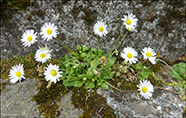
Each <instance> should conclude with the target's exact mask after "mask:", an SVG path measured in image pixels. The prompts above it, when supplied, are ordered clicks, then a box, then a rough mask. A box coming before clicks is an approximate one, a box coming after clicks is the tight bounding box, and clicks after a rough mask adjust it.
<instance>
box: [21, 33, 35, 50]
mask: <svg viewBox="0 0 186 118" xmlns="http://www.w3.org/2000/svg"><path fill="white" fill-rule="evenodd" d="M36 35H37V32H36V33H34V30H33V29H30V30H27V31H26V32H24V33H23V35H22V39H21V42H22V43H23V44H22V45H23V46H25V47H26V46H28V47H30V46H31V45H32V44H33V43H35V42H36V41H37V40H36V37H37V36H36Z"/></svg>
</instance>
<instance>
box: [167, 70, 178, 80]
mask: <svg viewBox="0 0 186 118" xmlns="http://www.w3.org/2000/svg"><path fill="white" fill-rule="evenodd" d="M169 74H170V75H171V76H172V78H175V79H178V80H181V76H180V75H179V74H175V73H174V72H173V71H172V70H171V71H170V73H169Z"/></svg>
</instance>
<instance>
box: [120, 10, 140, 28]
mask: <svg viewBox="0 0 186 118" xmlns="http://www.w3.org/2000/svg"><path fill="white" fill-rule="evenodd" d="M123 16H124V18H121V20H123V25H125V27H126V29H128V30H129V31H133V30H134V29H135V27H136V26H137V21H138V19H137V18H135V17H136V15H133V14H132V13H131V14H129V13H128V15H123Z"/></svg>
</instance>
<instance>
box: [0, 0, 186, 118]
mask: <svg viewBox="0 0 186 118" xmlns="http://www.w3.org/2000/svg"><path fill="white" fill-rule="evenodd" d="M62 1H63V0H58V2H56V1H55V2H51V1H50V2H49V1H47V0H45V1H40V0H35V2H32V3H31V5H30V6H28V7H27V12H23V11H21V10H18V11H17V12H16V13H15V12H14V13H15V14H13V18H12V19H10V22H9V23H8V24H7V23H3V22H1V25H0V27H1V38H0V40H1V45H0V46H1V58H6V57H7V55H10V56H16V55H27V54H28V52H35V51H36V50H37V48H38V46H37V45H36V44H33V45H32V46H31V47H23V46H22V44H21V41H20V39H21V35H22V34H23V33H24V32H25V30H27V29H34V30H35V31H36V32H38V38H37V39H38V43H39V44H40V45H43V46H44V45H45V44H47V45H48V46H49V47H50V48H51V49H53V53H52V57H54V58H59V57H62V56H64V55H65V54H66V52H67V50H66V49H65V48H64V47H63V46H62V45H61V44H60V43H59V42H58V41H57V40H56V39H52V40H51V41H48V42H47V41H44V40H43V39H41V36H40V35H39V32H40V28H41V26H42V25H43V24H44V23H45V22H53V23H55V25H56V26H57V27H58V28H59V29H58V31H59V34H58V38H59V39H60V40H61V41H62V42H63V43H64V44H65V45H67V46H68V47H69V48H71V49H74V50H75V49H76V46H77V44H79V45H81V44H84V43H85V44H86V45H87V46H88V47H95V48H97V37H96V35H95V34H94V32H93V25H94V24H95V23H96V22H97V21H98V20H103V21H104V22H106V24H107V26H108V29H109V33H108V35H107V36H105V37H103V38H100V47H101V49H103V50H105V51H106V52H108V51H109V50H110V48H111V47H112V45H113V44H114V42H115V41H116V39H117V37H118V36H119V34H120V32H121V31H122V29H123V27H124V26H123V25H122V21H121V18H122V17H123V15H126V14H127V13H128V12H132V13H133V14H135V15H136V16H137V18H138V20H139V21H138V27H137V30H138V32H137V33H135V32H134V33H129V34H128V35H127V37H126V39H125V40H124V42H123V43H122V45H121V46H120V48H119V51H121V50H122V49H123V48H124V47H126V46H132V47H134V48H135V49H136V50H137V51H138V52H141V49H142V48H144V47H146V46H150V47H152V48H153V49H154V50H155V51H156V52H157V51H161V55H162V56H164V57H165V59H170V60H175V59H176V58H177V57H178V56H180V57H181V56H184V54H185V46H186V45H185V43H186V41H185V38H186V23H185V21H186V19H185V8H186V1H181V2H179V3H177V2H171V1H166V2H165V1H161V0H159V1H152V0H149V1H146V2H140V1H108V2H104V1H92V2H87V1H79V0H78V1H69V2H62ZM123 36H124V34H123V35H122V37H123ZM82 40H83V41H82ZM164 79H165V78H164ZM36 83H38V81H37V80H34V79H31V80H25V81H24V82H22V83H16V84H10V85H6V86H5V91H2V92H1V116H2V117H4V118H10V117H12V118H13V117H19V118H21V117H27V116H28V117H34V116H37V117H38V115H39V113H38V110H37V108H36V107H37V105H36V104H35V103H34V102H31V101H29V102H27V100H28V99H29V98H30V97H31V96H32V95H33V94H36V93H37V92H36V91H35V88H33V86H34V84H36ZM98 93H99V94H100V95H103V96H104V97H105V98H106V99H107V102H108V104H109V105H110V106H111V107H112V108H113V109H114V110H115V114H116V115H118V116H119V117H126V116H129V117H130V116H131V117H181V116H182V112H183V106H185V104H184V102H183V101H180V100H179V98H178V97H177V96H176V95H174V94H172V93H170V92H165V91H162V92H161V93H162V94H157V93H156V92H155V95H154V97H153V99H152V100H149V101H146V100H143V99H140V97H139V94H137V93H115V97H117V98H119V99H120V101H117V100H116V99H115V98H114V97H111V94H114V92H113V90H112V89H109V90H108V91H105V90H102V89H99V90H98ZM117 95H118V96H117ZM70 96H71V94H70V93H68V94H67V95H66V96H65V97H63V98H62V99H61V100H62V103H64V104H61V109H60V110H61V116H69V114H67V113H68V112H69V113H71V116H78V115H79V114H81V113H82V110H77V109H74V107H73V105H71V104H70ZM159 106H160V107H161V110H158V109H157V107H158V108H160V107H159ZM62 111H64V112H62ZM10 114H11V116H10ZM12 114H14V115H13V116H12ZM17 115H18V116H17Z"/></svg>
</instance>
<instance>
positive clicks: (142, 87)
mask: <svg viewBox="0 0 186 118" xmlns="http://www.w3.org/2000/svg"><path fill="white" fill-rule="evenodd" d="M137 87H138V88H139V89H138V90H139V91H140V95H141V97H144V98H145V99H150V97H152V92H154V87H153V85H152V84H151V83H150V81H147V80H143V81H141V80H140V84H139V86H138V85H137Z"/></svg>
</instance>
